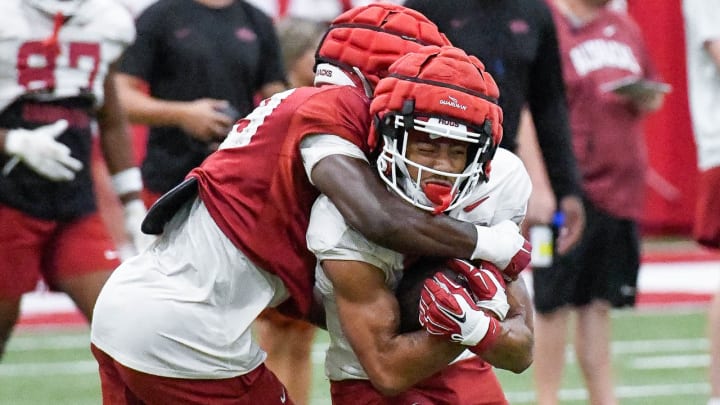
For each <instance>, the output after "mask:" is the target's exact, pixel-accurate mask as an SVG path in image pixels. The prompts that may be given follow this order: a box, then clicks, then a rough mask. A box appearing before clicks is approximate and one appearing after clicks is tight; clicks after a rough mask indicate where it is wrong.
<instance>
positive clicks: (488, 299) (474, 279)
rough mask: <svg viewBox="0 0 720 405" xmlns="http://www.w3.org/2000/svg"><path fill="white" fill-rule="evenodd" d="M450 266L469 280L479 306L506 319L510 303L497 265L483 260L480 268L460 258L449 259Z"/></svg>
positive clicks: (499, 317) (501, 318) (500, 318)
mask: <svg viewBox="0 0 720 405" xmlns="http://www.w3.org/2000/svg"><path fill="white" fill-rule="evenodd" d="M448 266H449V267H450V268H451V269H452V270H454V271H455V272H457V273H458V274H461V275H462V276H463V277H464V278H465V280H467V282H468V284H469V286H470V291H471V292H472V293H473V295H474V298H475V304H477V306H478V307H480V308H485V309H487V310H490V311H492V312H494V313H495V315H497V317H498V319H499V320H501V321H502V320H503V319H505V316H506V315H507V312H508V310H509V309H510V304H508V302H507V295H506V294H505V281H504V280H503V276H502V274H501V273H500V270H498V269H497V267H495V266H494V265H493V264H491V263H488V262H482V265H481V267H479V268H478V267H475V266H473V265H472V264H470V263H468V262H466V261H465V260H460V259H451V260H448Z"/></svg>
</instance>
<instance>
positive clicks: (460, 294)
mask: <svg viewBox="0 0 720 405" xmlns="http://www.w3.org/2000/svg"><path fill="white" fill-rule="evenodd" d="M419 305H420V308H419V309H420V315H419V318H420V325H422V326H423V327H424V328H425V330H427V332H428V333H430V334H432V335H438V336H447V337H448V338H449V339H450V340H451V341H453V342H457V343H460V344H462V345H465V346H472V347H477V348H478V350H480V351H482V350H484V349H485V348H487V347H489V346H490V345H492V343H493V342H494V341H495V339H497V336H498V335H499V333H500V330H501V328H500V325H499V322H498V320H497V319H495V318H493V317H491V316H488V315H487V314H485V312H483V310H482V309H480V308H479V307H478V306H477V305H475V303H474V301H473V299H472V298H471V297H470V295H469V294H468V291H467V290H465V289H464V288H463V287H461V286H459V285H457V284H455V283H454V282H453V281H451V280H450V279H448V278H447V277H446V276H445V275H444V274H442V273H436V274H435V276H434V277H433V278H431V279H428V280H427V281H425V285H424V286H423V290H422V292H421V293H420V304H419Z"/></svg>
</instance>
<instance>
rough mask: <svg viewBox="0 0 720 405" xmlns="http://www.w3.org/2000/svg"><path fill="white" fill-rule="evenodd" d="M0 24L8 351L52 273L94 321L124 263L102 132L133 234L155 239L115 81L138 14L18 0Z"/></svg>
mask: <svg viewBox="0 0 720 405" xmlns="http://www.w3.org/2000/svg"><path fill="white" fill-rule="evenodd" d="M109 16H112V17H109ZM0 20H2V25H3V27H4V29H3V34H0V47H1V48H0V64H2V66H3V67H4V68H3V69H2V72H3V73H2V75H1V76H0V86H2V92H0V94H2V96H1V97H0V109H1V111H0V145H2V154H0V167H1V168H2V174H1V175H0V227H1V228H2V230H3V231H2V235H1V236H0V356H1V355H2V352H3V350H4V347H5V345H6V343H7V341H8V339H9V336H10V333H11V331H12V329H13V326H14V324H15V323H16V322H17V319H18V316H19V310H20V301H21V296H22V295H23V293H26V292H29V291H31V290H33V289H34V288H35V286H36V285H37V283H38V281H39V280H40V279H43V280H44V281H45V282H46V283H47V285H48V286H49V287H50V288H51V289H53V290H58V291H62V292H65V293H67V294H68V296H69V297H70V298H71V299H72V300H73V301H74V303H75V304H76V305H77V307H78V308H79V309H80V311H81V312H82V314H83V315H84V316H85V317H86V318H87V319H88V320H90V318H91V316H92V311H93V306H94V304H95V300H96V298H97V295H98V293H99V291H100V288H101V287H102V285H103V284H104V282H105V280H107V278H108V276H109V275H110V273H111V271H112V269H114V268H115V267H116V266H117V265H119V261H118V255H117V252H115V251H114V249H115V246H114V244H113V241H112V239H111V237H110V235H109V233H108V232H107V229H106V228H105V226H104V224H103V221H102V218H101V216H100V215H99V214H98V210H97V205H96V200H95V193H94V188H93V183H92V164H91V163H93V160H92V159H91V150H92V144H93V139H92V138H93V134H94V132H95V128H98V129H99V136H100V139H99V143H100V147H101V149H102V152H103V154H104V158H105V161H106V162H107V165H108V169H109V172H110V174H111V180H110V184H111V188H112V189H113V190H114V191H115V194H116V195H117V196H119V198H120V200H121V201H122V203H123V207H124V218H122V219H121V220H124V224H125V230H124V231H125V232H126V233H127V239H129V240H131V241H133V242H134V243H135V244H136V247H138V248H142V247H143V246H144V244H145V243H146V242H147V239H146V237H144V236H143V234H142V233H141V232H140V223H141V221H142V219H143V217H144V216H145V207H144V205H143V203H142V201H140V199H139V197H140V193H139V192H140V190H141V189H142V181H141V178H140V171H139V169H138V168H137V167H134V164H133V158H132V149H131V143H130V137H129V132H128V130H127V122H126V117H125V115H124V113H123V111H122V110H121V109H120V104H119V102H118V99H117V94H116V90H115V86H114V81H113V75H114V72H115V70H114V63H115V61H116V59H118V58H119V57H120V54H121V53H122V51H123V50H124V49H125V48H126V47H127V46H128V45H129V44H130V43H131V42H132V40H133V38H134V35H135V30H134V27H133V21H132V17H131V16H130V15H129V14H128V13H127V11H125V9H123V8H122V7H120V6H118V5H116V4H115V3H114V2H113V1H111V0H84V1H76V0H69V1H62V2H60V1H51V0H32V1H30V0H28V1H19V0H12V1H4V2H2V3H0ZM96 123H97V126H96V125H95V124H96Z"/></svg>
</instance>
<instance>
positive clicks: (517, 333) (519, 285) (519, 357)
mask: <svg viewBox="0 0 720 405" xmlns="http://www.w3.org/2000/svg"><path fill="white" fill-rule="evenodd" d="M505 292H506V293H507V297H508V304H510V309H509V310H508V313H507V317H506V318H505V320H503V321H502V322H501V323H500V324H501V326H502V328H503V330H502V333H501V334H500V337H499V338H498V339H497V340H496V341H495V344H494V345H493V346H492V347H491V348H490V349H489V350H486V351H485V352H483V353H482V356H481V357H482V358H483V360H485V361H487V362H488V363H490V364H492V365H493V366H495V367H497V368H502V369H505V370H510V371H513V372H515V373H521V372H523V371H524V370H526V369H527V368H528V367H530V364H532V359H533V353H532V347H533V316H532V302H531V299H530V294H528V291H527V288H526V286H525V282H524V281H523V280H522V279H520V280H518V281H514V282H511V283H508V285H507V287H506V290H505Z"/></svg>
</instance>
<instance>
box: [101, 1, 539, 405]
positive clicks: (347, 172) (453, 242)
mask: <svg viewBox="0 0 720 405" xmlns="http://www.w3.org/2000/svg"><path fill="white" fill-rule="evenodd" d="M446 43H447V40H446V39H445V37H444V36H443V35H442V34H440V33H439V32H438V31H437V28H436V27H435V26H434V25H433V24H432V23H430V22H429V21H428V20H427V19H426V18H424V17H423V16H422V15H421V14H419V13H416V12H413V11H411V10H408V9H406V8H404V7H401V6H394V5H391V4H374V5H370V6H366V7H361V8H358V9H353V10H350V11H348V12H347V13H345V14H343V15H341V16H340V17H338V19H336V20H335V22H334V24H333V25H332V26H331V27H330V28H329V30H328V32H327V33H326V35H325V37H324V39H323V41H322V43H321V45H320V47H319V50H318V57H317V59H318V61H319V62H320V64H319V65H318V67H317V74H318V75H319V76H320V79H321V80H319V81H332V82H334V83H336V84H337V83H339V84H345V85H322V86H319V87H302V88H297V89H292V90H288V91H284V92H281V93H278V94H276V95H274V96H272V97H270V98H268V99H266V100H264V101H263V102H261V104H260V105H259V106H258V107H257V108H256V109H255V110H254V111H253V112H252V113H250V114H249V115H248V116H247V117H245V118H244V119H241V120H240V121H239V122H238V123H237V124H236V125H235V127H234V128H233V130H232V132H231V133H230V134H229V135H228V137H227V139H226V140H225V141H224V142H223V143H222V144H221V146H220V148H219V150H218V151H217V152H215V153H213V154H212V155H211V156H209V157H208V158H207V159H206V160H205V162H204V163H203V164H202V165H201V166H200V167H198V168H196V169H194V170H193V171H192V172H191V173H190V174H189V175H188V179H187V180H186V181H185V182H184V183H182V184H181V185H179V186H178V187H176V188H175V189H174V190H173V191H171V192H169V193H168V194H166V195H165V196H164V197H162V198H161V199H160V200H158V202H157V203H156V204H155V205H154V206H153V207H152V208H151V209H150V212H149V214H148V216H147V218H146V220H145V222H144V224H143V225H144V229H145V230H147V231H148V232H162V234H161V235H160V236H159V237H158V240H157V241H156V242H155V243H153V244H152V245H151V246H150V249H148V250H146V251H144V252H142V253H141V254H140V255H138V256H135V257H133V258H132V259H130V260H128V261H126V262H124V263H123V264H122V265H121V266H120V267H119V268H118V271H116V272H114V273H113V276H111V278H110V279H109V280H108V282H107V283H106V285H105V287H104V288H103V291H102V292H101V294H100V297H99V298H98V303H97V305H96V307H95V316H94V318H93V323H92V336H91V340H92V343H93V351H94V353H95V356H96V358H97V359H98V362H99V364H100V374H101V379H102V383H103V397H104V399H105V401H106V402H107V403H131V402H133V401H143V402H145V403H148V404H153V403H179V402H182V403H208V402H212V403H219V404H221V403H229V402H232V403H248V404H260V403H262V404H273V403H289V402H290V401H291V400H290V399H289V398H287V394H286V392H285V390H284V387H283V386H282V384H281V383H280V382H279V381H278V380H277V378H276V377H275V376H274V375H273V374H272V373H271V372H269V371H268V370H267V368H266V367H265V366H264V364H263V360H264V357H265V353H264V352H263V351H262V350H261V349H260V347H259V346H258V345H257V344H256V342H255V341H254V340H253V337H252V334H251V328H250V325H251V324H252V322H253V321H254V319H255V318H256V317H257V316H258V314H259V313H260V312H261V311H262V310H263V309H265V308H266V307H269V306H278V307H279V308H280V309H281V310H282V311H283V312H285V313H287V314H292V315H294V316H308V314H309V313H310V310H311V304H312V302H313V285H314V271H313V269H314V265H315V257H314V255H313V254H312V253H311V252H310V251H309V250H308V249H307V246H306V231H307V227H308V222H309V217H310V210H311V206H312V204H313V202H314V201H315V199H316V198H317V197H318V196H319V195H320V194H321V193H322V194H325V195H327V196H328V197H329V198H330V199H331V200H332V201H333V202H334V203H335V205H336V206H337V207H338V209H339V210H340V212H341V213H342V214H343V217H344V218H345V219H346V220H347V221H348V223H350V224H351V225H352V226H353V227H354V228H355V229H357V230H359V231H360V232H362V233H363V234H364V235H366V236H367V237H368V239H370V240H373V241H375V242H377V243H379V244H381V245H386V246H388V247H391V248H393V249H396V250H398V251H402V252H406V253H411V254H426V255H435V256H447V257H466V258H483V259H486V260H490V261H492V262H494V263H496V264H497V265H498V267H499V268H502V269H505V270H506V271H507V273H508V274H509V275H511V276H514V275H516V273H517V272H518V271H519V268H521V267H524V265H525V264H527V259H528V254H527V251H526V250H524V249H523V245H525V244H526V241H525V240H524V239H523V238H522V237H521V236H520V235H519V234H518V229H517V227H514V229H513V228H512V227H484V226H476V225H473V224H470V223H467V222H461V221H457V220H454V219H451V218H448V217H445V216H433V215H431V214H430V213H427V212H424V211H422V210H418V209H417V208H415V207H412V206H410V205H408V204H405V203H404V202H403V201H401V200H399V199H397V198H396V197H394V196H393V194H391V193H390V192H389V191H388V190H387V188H386V187H385V184H384V183H383V182H382V181H381V180H380V179H379V178H378V176H377V173H376V172H375V171H374V170H373V169H372V168H371V166H370V165H369V164H368V155H370V154H371V153H372V152H373V151H374V149H375V140H374V139H372V138H369V134H370V129H369V126H370V121H371V117H370V113H369V102H370V101H369V98H368V94H371V93H366V92H371V91H372V88H373V87H374V85H375V84H377V81H378V79H379V78H380V77H382V76H384V75H385V74H386V72H387V68H388V67H389V66H390V64H392V62H394V61H395V60H396V59H397V58H398V57H400V56H402V55H403V54H405V53H408V52H411V51H413V50H416V49H419V48H420V47H421V46H422V45H424V44H440V45H443V44H446ZM238 397H242V398H241V399H240V401H241V402H238ZM229 398H231V399H232V400H231V401H230V400H229ZM243 401H244V402H243Z"/></svg>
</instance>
